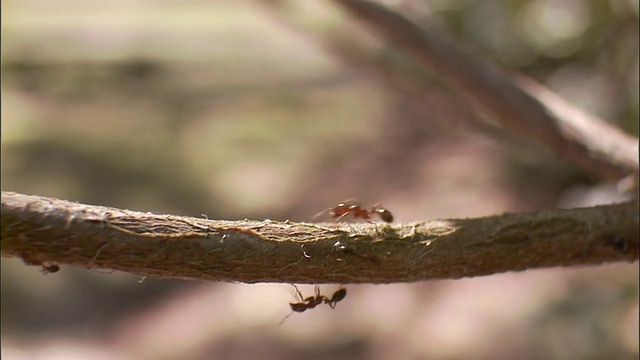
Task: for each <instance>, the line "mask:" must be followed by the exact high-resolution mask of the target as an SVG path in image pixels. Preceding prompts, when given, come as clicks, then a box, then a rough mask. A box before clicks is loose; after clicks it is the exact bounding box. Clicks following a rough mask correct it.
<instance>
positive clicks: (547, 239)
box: [1, 191, 640, 284]
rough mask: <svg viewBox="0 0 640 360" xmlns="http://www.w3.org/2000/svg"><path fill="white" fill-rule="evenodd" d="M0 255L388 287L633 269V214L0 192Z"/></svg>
mask: <svg viewBox="0 0 640 360" xmlns="http://www.w3.org/2000/svg"><path fill="white" fill-rule="evenodd" d="M1 217H2V231H1V234H2V256H3V257H20V258H22V259H23V260H24V261H25V263H27V264H30V265H39V266H40V265H41V266H50V264H69V265H74V266H81V267H85V268H87V269H94V268H102V269H114V270H120V271H124V272H128V273H132V274H138V275H143V276H150V277H160V278H184V279H199V280H223V281H239V282H246V283H256V282H286V283H343V284H347V283H391V282H408V281H419V280H427V279H445V278H460V277H467V276H479V275H489V274H494V273H499V272H505V271H520V270H526V269H531V268H540V267H553V266H569V265H589V264H600V263H603V262H612V261H635V260H637V259H638V258H639V249H640V240H639V234H638V227H639V224H638V203H637V202H632V203H625V204H620V205H608V206H599V207H593V208H585V209H573V210H552V211H542V212H535V213H528V214H505V215H500V216H491V217H485V218H477V219H449V220H433V221H426V222H419V223H412V224H398V225H387V224H370V223H358V224H346V223H316V224H311V223H292V222H289V221H285V222H280V221H271V220H265V221H249V220H244V221H216V220H207V219H199V218H191V217H182V216H174V215H156V214H151V213H141V212H135V211H129V210H121V209H115V208H108V207H103V206H93V205H84V204H78V203H73V202H69V201H64V200H58V199H54V198H45V197H40V196H29V195H23V194H18V193H13V192H4V191H3V192H2V216H1Z"/></svg>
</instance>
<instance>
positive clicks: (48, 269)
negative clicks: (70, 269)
mask: <svg viewBox="0 0 640 360" xmlns="http://www.w3.org/2000/svg"><path fill="white" fill-rule="evenodd" d="M40 271H41V272H42V273H43V274H49V273H55V272H58V271H60V266H59V265H58V264H42V269H40Z"/></svg>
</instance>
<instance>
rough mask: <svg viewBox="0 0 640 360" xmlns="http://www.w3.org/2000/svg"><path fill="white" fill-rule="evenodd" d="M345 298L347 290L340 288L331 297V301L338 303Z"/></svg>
mask: <svg viewBox="0 0 640 360" xmlns="http://www.w3.org/2000/svg"><path fill="white" fill-rule="evenodd" d="M345 296H347V289H345V288H340V289H338V290H337V291H336V292H334V293H333V296H332V297H331V301H332V302H334V303H337V302H338V301H340V300H342V299H344V298H345Z"/></svg>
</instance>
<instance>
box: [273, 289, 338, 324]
mask: <svg viewBox="0 0 640 360" xmlns="http://www.w3.org/2000/svg"><path fill="white" fill-rule="evenodd" d="M293 287H294V288H295V289H296V293H297V294H298V298H299V299H300V301H298V302H292V303H289V306H290V307H291V312H290V313H289V314H288V315H287V316H285V317H284V319H282V321H280V323H279V324H278V325H282V323H283V322H284V321H285V320H287V319H288V318H289V316H291V315H292V314H293V313H294V312H300V313H301V312H305V311H306V310H308V309H313V308H315V307H316V306H318V305H320V304H322V303H325V304H327V305H329V307H331V308H332V309H335V307H336V304H337V303H338V302H339V301H341V300H342V299H344V298H345V296H347V289H345V288H340V289H338V290H337V291H336V292H334V293H333V295H332V296H331V298H328V297H326V296H324V295H320V286H318V285H316V286H315V295H314V296H308V297H306V298H305V297H304V296H302V293H301V292H300V289H298V287H297V286H295V285H293Z"/></svg>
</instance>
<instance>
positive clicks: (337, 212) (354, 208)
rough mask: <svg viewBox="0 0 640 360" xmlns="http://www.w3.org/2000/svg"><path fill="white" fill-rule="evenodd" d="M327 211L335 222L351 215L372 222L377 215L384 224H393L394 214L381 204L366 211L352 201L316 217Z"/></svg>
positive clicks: (329, 209)
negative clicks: (372, 217) (372, 218)
mask: <svg viewBox="0 0 640 360" xmlns="http://www.w3.org/2000/svg"><path fill="white" fill-rule="evenodd" d="M327 211H328V212H329V216H331V217H332V218H333V220H334V221H340V219H342V218H343V217H345V216H347V215H349V214H351V215H353V217H354V218H356V219H362V220H367V221H371V216H372V215H374V214H375V215H378V217H379V218H380V220H382V221H384V222H388V223H390V222H393V214H391V211H389V210H387V209H385V208H383V207H382V206H380V204H376V205H374V206H373V207H372V208H371V209H365V208H363V207H362V206H360V205H358V204H354V203H353V202H351V201H345V202H343V203H340V204H338V206H336V207H334V208H328V209H326V210H324V211H322V212H321V213H319V214H318V215H316V217H317V216H320V215H321V214H323V213H325V212H327Z"/></svg>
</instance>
